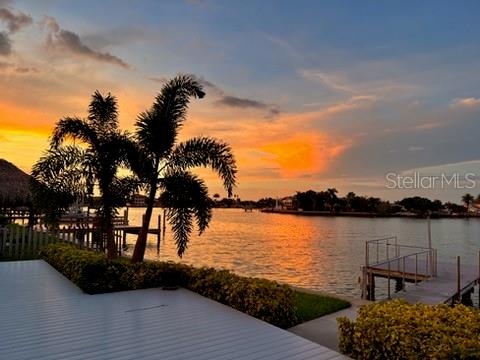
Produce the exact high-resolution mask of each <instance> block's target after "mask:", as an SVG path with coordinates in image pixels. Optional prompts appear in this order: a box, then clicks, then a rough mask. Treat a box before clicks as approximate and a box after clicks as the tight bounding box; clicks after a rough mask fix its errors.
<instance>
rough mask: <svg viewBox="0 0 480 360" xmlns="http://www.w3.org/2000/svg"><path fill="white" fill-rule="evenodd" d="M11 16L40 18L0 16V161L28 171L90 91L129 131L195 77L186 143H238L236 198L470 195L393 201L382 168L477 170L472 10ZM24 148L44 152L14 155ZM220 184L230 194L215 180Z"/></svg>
mask: <svg viewBox="0 0 480 360" xmlns="http://www.w3.org/2000/svg"><path fill="white" fill-rule="evenodd" d="M1 8H4V9H7V10H8V11H9V12H10V13H12V14H16V16H17V18H18V19H19V17H18V14H24V15H26V16H27V17H30V19H31V21H30V22H28V21H25V23H22V25H21V26H20V27H19V29H18V30H17V29H15V31H10V29H9V27H8V26H9V23H8V19H6V18H5V17H4V18H0V32H1V31H3V33H4V34H5V36H8V39H9V41H10V48H9V49H4V52H3V54H2V55H0V64H4V65H3V66H0V71H2V72H3V74H2V75H3V76H2V77H1V79H0V90H1V91H2V93H3V94H4V96H3V97H0V129H3V130H2V135H3V137H0V156H1V157H5V158H7V159H8V158H9V157H13V158H14V160H15V161H17V162H18V161H19V162H20V166H22V167H23V168H25V169H28V168H29V167H30V166H31V165H32V164H33V162H34V161H35V158H36V157H38V155H39V153H40V152H41V149H42V147H43V146H44V145H45V144H46V142H45V141H44V140H42V139H43V138H45V133H48V131H49V129H50V128H51V127H52V126H53V124H54V122H55V121H56V120H57V119H58V117H60V116H63V115H72V114H80V115H81V114H82V113H83V112H84V111H85V109H86V104H87V103H88V99H89V96H90V94H91V93H93V91H94V90H95V89H97V88H98V89H100V90H101V91H112V92H113V93H115V94H116V95H117V96H118V98H119V102H120V109H121V120H122V125H123V126H124V127H125V128H130V129H131V128H132V124H133V123H134V120H135V116H136V114H138V112H140V111H142V110H143V109H144V108H146V107H147V106H148V105H149V104H150V103H151V101H152V99H153V96H154V94H155V93H156V92H157V91H158V90H159V89H160V87H161V82H162V80H164V79H166V78H169V77H171V76H173V75H175V74H177V73H192V74H195V75H196V76H198V77H199V78H201V79H202V80H203V81H204V82H205V84H206V90H207V99H206V100H205V101H202V102H198V103H195V104H193V105H192V109H191V121H190V123H189V124H190V125H189V126H187V127H186V129H185V136H191V135H197V134H208V135H213V136H216V137H220V138H222V139H225V140H227V141H229V142H230V143H231V144H232V146H233V148H234V150H235V151H236V153H237V157H238V160H239V166H240V174H239V180H240V187H239V189H238V193H239V195H240V196H241V197H244V198H248V197H251V198H258V197H261V196H267V195H272V196H277V195H279V196H281V195H287V194H289V193H292V192H294V191H296V190H306V189H308V188H313V189H318V190H320V189H322V188H324V187H327V186H328V187H332V186H333V187H337V188H338V189H339V190H340V192H346V191H349V190H354V191H356V192H358V193H364V194H370V195H381V196H383V197H386V198H390V199H396V198H399V197H402V196H406V195H417V194H419V195H427V196H431V197H438V198H441V199H442V200H457V201H458V199H459V197H460V195H461V194H462V192H464V190H458V191H457V190H454V189H449V190H448V191H447V190H445V189H444V190H441V191H440V190H437V191H409V192H405V191H397V190H388V191H387V190H386V189H385V178H384V177H385V174H386V173H388V172H392V171H394V172H399V173H400V172H404V171H409V170H411V169H422V168H425V167H432V166H435V167H436V168H435V169H436V171H438V172H439V173H441V172H442V171H443V170H445V169H448V171H456V170H455V169H457V168H456V167H455V166H454V167H453V168H452V166H450V165H448V166H446V165H447V164H458V169H460V170H461V171H463V172H465V171H472V172H478V174H479V175H480V166H478V165H479V164H480V150H479V147H478V146H477V143H478V141H477V138H478V135H477V134H478V133H479V132H480V124H479V122H478V119H479V115H480V87H479V80H480V62H479V60H480V45H479V42H478V39H479V35H480V26H478V14H479V13H480V11H479V10H480V3H479V2H477V1H457V2H452V1H422V2H418V1H402V2H391V1H390V2H379V1H362V2H359V1H332V2H323V1H296V2H292V1H242V2H238V1H211V0H203V1H202V0H197V1H194V0H192V1H160V2H159V1H138V2H135V3H133V2H127V1H125V2H121V1H102V2H99V1H81V2H80V1H20V0H18V1H4V0H0V9H1ZM45 17H48V18H45ZM45 19H50V20H49V22H48V21H46V20H45ZM47 22H48V24H49V25H46V24H47ZM72 34H73V35H72ZM0 46H1V43H0ZM0 50H1V48H0ZM7 50H8V51H7ZM19 69H20V70H21V69H24V71H19ZM27 70H29V71H27ZM7 90H8V91H7ZM25 90H27V91H25ZM16 118H20V119H25V120H24V121H20V123H23V125H20V124H19V122H18V121H17V120H16ZM25 124H27V125H28V126H24V125H25ZM2 138H3V140H2ZM19 146H23V147H24V148H31V149H35V151H33V152H29V154H31V156H26V157H22V158H19V157H18V155H17V152H15V151H14V149H15V148H18V147H19ZM2 148H3V150H2ZM466 161H468V162H469V163H468V166H467V168H465V165H464V162H466ZM476 161H478V162H476ZM452 169H454V170H452ZM460 170H459V171H460ZM429 171H430V170H429ZM206 176H207V178H209V179H210V174H206ZM211 186H212V189H214V191H215V190H217V189H218V190H219V187H218V186H219V184H218V183H217V182H215V181H214V180H213V178H212V179H211ZM472 192H474V193H476V192H480V189H473V190H472ZM475 195H476V194H475Z"/></svg>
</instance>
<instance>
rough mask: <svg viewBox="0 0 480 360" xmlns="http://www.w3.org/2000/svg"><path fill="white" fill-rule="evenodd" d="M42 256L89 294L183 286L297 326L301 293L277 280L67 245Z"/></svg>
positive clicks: (56, 246) (281, 324) (253, 313)
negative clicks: (131, 260)
mask: <svg viewBox="0 0 480 360" xmlns="http://www.w3.org/2000/svg"><path fill="white" fill-rule="evenodd" d="M40 255H41V257H42V258H43V259H44V260H46V261H47V262H48V263H50V264H51V265H52V266H53V267H54V268H56V269H57V270H58V271H60V272H61V273H62V274H64V275H65V276H66V277H67V278H68V279H70V280H71V281H72V282H73V283H75V284H76V285H77V286H78V287H80V288H81V289H82V290H83V291H85V292H86V293H88V294H98V293H105V292H111V291H122V290H131V289H144V288H150V287H160V286H182V287H185V288H187V289H190V290H192V291H194V292H196V293H198V294H200V295H203V296H205V297H208V298H210V299H212V300H215V301H218V302H220V303H222V304H225V305H228V306H231V307H232V308H234V309H237V310H239V311H242V312H244V313H246V314H249V315H251V316H253V317H256V318H258V319H261V320H264V321H266V322H268V323H270V324H273V325H275V326H278V327H281V328H288V327H291V326H293V325H294V324H296V320H297V319H296V307H295V292H294V291H293V290H292V289H291V288H290V287H288V286H287V285H280V284H278V283H276V282H274V281H269V280H265V279H256V278H247V277H242V276H238V275H235V274H233V273H231V272H229V271H226V270H215V269H213V268H194V267H191V266H188V265H183V264H177V263H173V262H143V263H138V264H131V263H129V262H128V261H127V260H126V259H119V260H115V261H111V260H108V259H107V258H106V257H105V255H104V254H101V253H95V252H92V251H87V250H80V249H78V248H76V247H74V246H72V245H67V244H52V245H48V246H46V247H45V248H44V249H43V250H42V251H41V254H40Z"/></svg>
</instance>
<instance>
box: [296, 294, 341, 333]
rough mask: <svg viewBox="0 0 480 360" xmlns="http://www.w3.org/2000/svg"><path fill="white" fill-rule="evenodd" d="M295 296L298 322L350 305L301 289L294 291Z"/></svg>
mask: <svg viewBox="0 0 480 360" xmlns="http://www.w3.org/2000/svg"><path fill="white" fill-rule="evenodd" d="M295 298H296V305H297V318H298V324H301V323H304V322H306V321H310V320H313V319H316V318H318V317H320V316H323V315H327V314H331V313H333V312H335V311H338V310H342V309H345V308H348V307H350V303H349V302H348V301H345V300H341V299H337V298H334V297H330V296H322V295H317V294H310V293H305V292H301V291H295ZM298 324H297V325H298Z"/></svg>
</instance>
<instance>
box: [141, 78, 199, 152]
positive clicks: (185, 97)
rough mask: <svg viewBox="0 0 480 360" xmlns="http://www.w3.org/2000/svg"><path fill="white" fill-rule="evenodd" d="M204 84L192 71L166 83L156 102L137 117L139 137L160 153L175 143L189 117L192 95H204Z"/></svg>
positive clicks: (152, 150) (145, 146) (146, 146)
mask: <svg viewBox="0 0 480 360" xmlns="http://www.w3.org/2000/svg"><path fill="white" fill-rule="evenodd" d="M204 96H205V93H204V92H203V87H202V85H201V84H200V83H199V82H198V81H197V80H196V78H195V77H194V76H191V75H179V76H176V77H175V78H173V79H172V80H170V81H168V82H167V83H166V84H165V85H163V87H162V89H161V91H160V93H159V94H158V95H157V96H156V98H155V102H154V104H153V106H152V107H151V108H150V109H149V110H147V111H145V112H143V113H141V114H140V115H139V117H138V119H137V122H136V127H137V132H136V133H137V140H138V142H139V143H140V144H141V146H142V147H144V148H145V149H147V150H148V151H149V152H152V153H154V154H155V155H156V156H157V157H161V156H164V155H165V154H167V153H168V152H169V151H170V150H171V149H172V147H173V144H174V143H175V141H176V138H177V135H178V131H179V130H180V128H181V126H182V124H183V122H184V121H185V118H186V113H187V110H188V105H189V102H190V98H192V97H193V98H203V97H204Z"/></svg>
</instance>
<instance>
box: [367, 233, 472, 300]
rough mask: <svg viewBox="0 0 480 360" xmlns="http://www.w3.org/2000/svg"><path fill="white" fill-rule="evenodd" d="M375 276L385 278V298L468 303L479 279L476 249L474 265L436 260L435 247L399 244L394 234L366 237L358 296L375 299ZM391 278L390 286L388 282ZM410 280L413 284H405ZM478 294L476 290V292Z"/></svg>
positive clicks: (458, 261)
mask: <svg viewBox="0 0 480 360" xmlns="http://www.w3.org/2000/svg"><path fill="white" fill-rule="evenodd" d="M375 278H383V279H387V298H388V299H391V298H397V299H404V300H406V301H408V302H410V303H417V302H421V303H425V304H430V305H436V304H451V305H453V304H455V303H460V302H462V303H466V304H471V302H472V301H471V294H472V293H473V289H474V286H475V285H477V284H479V281H480V253H479V264H478V265H477V266H473V265H467V264H462V263H461V259H460V257H457V261H456V263H447V262H439V261H438V259H437V250H436V249H434V248H427V247H421V246H411V245H402V244H399V243H398V241H397V237H388V238H383V239H375V240H370V241H367V242H366V244H365V266H363V268H362V298H363V299H366V300H372V301H374V300H375ZM392 281H394V282H395V288H394V289H392V288H391V287H392V286H391V282H392ZM407 283H411V284H413V285H414V286H408V287H407ZM479 297H480V293H479Z"/></svg>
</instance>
